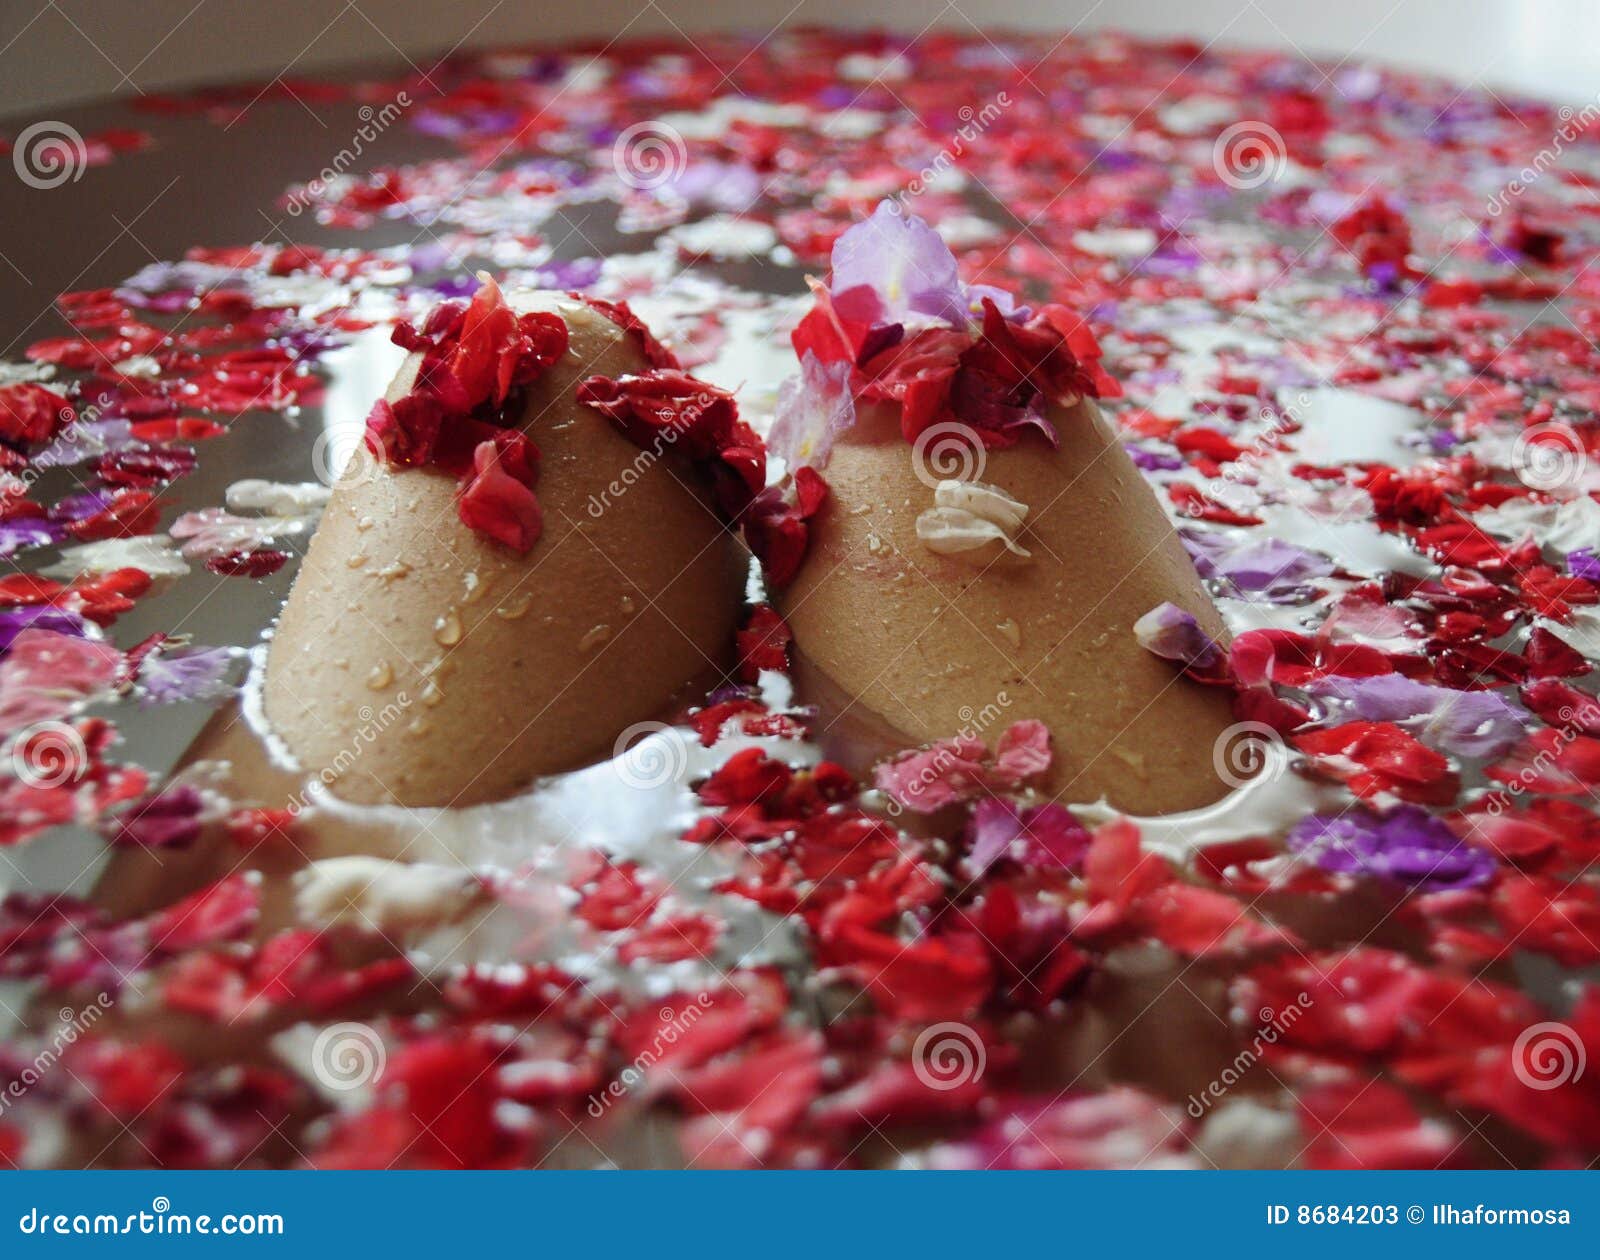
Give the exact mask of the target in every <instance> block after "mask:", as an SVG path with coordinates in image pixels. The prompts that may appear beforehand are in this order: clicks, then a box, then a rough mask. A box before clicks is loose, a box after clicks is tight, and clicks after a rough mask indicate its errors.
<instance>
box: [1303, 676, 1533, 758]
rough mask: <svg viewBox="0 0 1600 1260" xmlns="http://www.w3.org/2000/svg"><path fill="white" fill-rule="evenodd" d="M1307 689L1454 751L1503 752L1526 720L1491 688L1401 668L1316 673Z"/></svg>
mask: <svg viewBox="0 0 1600 1260" xmlns="http://www.w3.org/2000/svg"><path fill="white" fill-rule="evenodd" d="M1306 690H1307V691H1309V692H1310V693H1311V694H1312V695H1314V696H1317V697H1319V698H1321V699H1324V700H1329V701H1331V702H1332V703H1333V704H1335V705H1336V706H1338V707H1339V708H1341V709H1344V710H1347V711H1348V712H1349V713H1350V714H1351V715H1353V716H1355V717H1359V718H1364V719H1366V720H1367V721H1369V722H1394V723H1396V724H1397V725H1399V726H1401V727H1403V728H1404V729H1405V730H1407V731H1409V732H1410V733H1411V734H1412V735H1415V736H1416V737H1417V738H1418V739H1420V740H1422V741H1423V743H1425V744H1431V745H1432V746H1434V747H1435V748H1438V749H1440V750H1441V751H1443V752H1448V753H1453V754H1454V755H1456V756H1458V757H1480V758H1486V759H1493V758H1495V757H1500V756H1503V755H1504V754H1505V753H1506V752H1507V751H1509V750H1510V749H1511V747H1512V746H1513V745H1515V744H1516V742H1517V741H1518V740H1519V739H1521V738H1522V736H1523V735H1524V733H1525V732H1526V731H1527V729H1528V726H1529V724H1530V720H1529V718H1528V714H1527V712H1526V711H1525V710H1523V709H1522V708H1521V706H1519V705H1516V704H1513V703H1511V702H1510V701H1509V700H1507V699H1506V698H1505V697H1504V696H1501V695H1498V694H1497V693H1495V692H1493V691H1457V690H1455V689H1454V688H1452V687H1432V686H1429V685H1428V684H1427V683H1419V682H1417V681H1416V680H1415V679H1412V678H1407V677H1405V676H1404V675H1403V674H1379V675H1376V676H1374V677H1371V678H1343V677H1328V678H1319V679H1316V680H1315V681H1313V682H1311V683H1310V684H1309V685H1308V686H1307V687H1306Z"/></svg>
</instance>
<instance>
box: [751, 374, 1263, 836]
mask: <svg viewBox="0 0 1600 1260" xmlns="http://www.w3.org/2000/svg"><path fill="white" fill-rule="evenodd" d="M1051 418H1052V420H1053V421H1054V423H1055V425H1056V428H1057V430H1058V431H1059V433H1060V435H1061V445H1060V448H1059V449H1058V450H1055V451H1051V450H1049V449H1047V448H1046V447H1045V446H1044V445H1043V443H1042V442H1039V441H1036V440H1034V439H1031V438H1028V439H1024V440H1023V441H1022V442H1021V443H1020V444H1018V445H1017V446H1015V447H1012V448H1010V449H1009V450H999V451H989V452H987V453H986V455H985V458H984V466H983V468H982V471H981V473H979V474H978V475H977V477H976V479H977V480H980V481H983V482H987V483H988V484H990V485H994V486H997V487H998V488H1000V489H1002V490H1004V491H1005V492H1006V493H1007V494H1009V495H1010V496H1011V497H1012V498H1014V499H1017V500H1020V501H1021V502H1023V503H1025V504H1027V505H1028V507H1029V508H1030V511H1029V514H1028V517H1027V522H1026V526H1025V527H1024V528H1023V530H1022V531H1021V533H1020V534H1018V535H1017V541H1018V542H1019V543H1020V545H1021V546H1022V547H1023V548H1025V549H1027V550H1028V551H1030V552H1031V553H1032V558H1031V559H1030V560H1021V559H1019V558H1017V557H1015V556H1012V555H1010V554H1008V553H1007V552H1005V550H1004V549H1003V548H1002V547H1001V546H1000V545H999V544H991V545H989V546H987V547H986V548H984V549H983V550H982V551H979V552H973V553H969V554H968V555H966V556H950V555H939V554H936V553H935V552H933V551H931V550H930V549H929V548H928V547H927V546H926V545H925V544H924V543H922V542H921V541H920V540H919V539H918V537H917V532H916V520H917V517H918V515H919V514H920V513H922V512H923V511H925V510H926V509H928V508H931V507H932V506H933V490H932V488H931V487H930V485H928V484H926V483H925V482H924V480H922V479H921V478H919V476H918V468H917V465H916V463H915V462H914V461H915V457H914V455H913V453H912V451H911V450H909V449H908V447H907V445H906V443H905V441H904V439H903V438H902V437H901V436H900V433H899V425H898V414H897V413H896V412H894V411H892V410H891V409H889V408H883V407H879V408H871V409H866V411H865V412H864V414H863V415H862V416H861V418H860V419H859V420H858V422H857V424H856V426H855V427H854V428H853V429H852V430H850V431H849V432H848V433H847V434H846V435H845V440H844V441H842V442H841V443H840V444H839V445H838V446H836V447H835V448H834V451H833V455H832V457H831V459H830V460H829V463H828V466H827V468H826V470H825V474H824V475H825V476H826V478H827V480H828V484H829V487H830V489H831V495H830V497H829V500H828V502H827V504H826V505H825V506H824V508H823V509H822V512H821V513H820V514H819V515H818V517H817V518H816V519H815V520H814V521H813V522H812V526H813V532H812V543H811V550H810V552H809V554H808V555H807V558H806V563H805V565H804V567H803V568H802V570H801V572H800V575H799V577H798V578H797V579H796V581H795V582H794V584H793V586H792V587H791V588H790V589H789V590H788V591H787V592H786V593H785V596H784V604H783V607H784V614H785V616H786V617H787V618H788V621H789V624H790V626H791V628H792V629H793V630H794V634H795V642H796V644H797V645H798V646H799V648H800V650H801V652H802V653H803V655H804V657H805V661H806V664H807V666H808V668H809V669H810V671H812V672H813V673H814V674H816V675H820V676H822V678H823V679H825V682H826V684H827V685H829V686H830V687H831V688H832V689H833V690H835V691H836V692H838V693H840V694H842V696H843V697H844V698H845V701H846V706H845V707H846V712H845V714H844V716H843V722H842V723H841V724H842V725H846V726H849V727H850V728H851V729H852V733H853V734H854V735H855V738H854V739H853V740H851V741H848V742H852V743H854V744H855V746H856V754H855V758H854V759H855V760H856V761H858V762H861V761H867V760H872V759H877V758H881V757H883V756H884V755H887V754H888V753H891V752H894V751H897V749H896V747H895V746H894V742H895V741H896V740H897V741H898V746H899V747H900V748H904V747H910V746H914V745H917V744H921V743H925V742H927V741H930V740H936V739H941V738H947V737H949V736H951V735H954V734H956V733H957V732H959V731H962V730H964V729H965V730H969V731H974V732H975V733H977V734H979V735H980V736H981V737H983V738H985V739H986V741H987V742H989V743H991V744H992V743H993V741H994V739H995V737H996V736H997V735H998V734H999V732H1000V730H1002V729H1004V727H1005V726H1006V725H1008V724H1009V723H1011V722H1013V721H1016V720H1017V719H1019V718H1038V719H1040V720H1042V721H1044V722H1045V723H1046V724H1047V725H1048V726H1049V727H1050V731H1051V736H1052V747H1053V749H1054V753H1055V764H1054V765H1053V766H1052V768H1051V770H1050V772H1049V774H1048V776H1047V779H1046V781H1045V783H1044V784H1043V787H1044V789H1045V790H1046V792H1048V793H1049V794H1050V795H1059V796H1060V798H1061V799H1062V800H1064V801H1068V802H1082V801H1093V800H1096V799H1098V798H1101V797H1104V798H1106V799H1107V800H1109V801H1110V802H1111V804H1113V805H1115V806H1117V807H1118V808H1120V809H1124V810H1127V811H1130V812H1134V813H1170V812H1174V811H1179V810H1185V809H1194V808H1198V807H1200V806H1203V805H1206V804H1209V803H1211V802H1212V801H1214V800H1216V799H1218V798H1219V797H1220V796H1222V795H1223V794H1224V792H1225V791H1226V790H1227V789H1226V786H1225V785H1224V784H1223V783H1222V782H1221V780H1220V779H1219V778H1218V777H1217V774H1216V771H1215V769H1214V765H1213V747H1214V744H1215V741H1216V740H1217V738H1218V736H1219V735H1220V734H1221V732H1222V731H1223V730H1224V729H1225V728H1226V727H1228V726H1229V725H1230V724H1231V723H1232V721H1233V717H1232V714H1231V711H1230V708H1229V701H1228V697H1227V695H1226V694H1225V693H1224V692H1222V691H1220V690H1217V689H1212V688H1207V687H1203V686H1201V685H1199V684H1196V683H1193V682H1190V681H1189V680H1187V679H1185V678H1182V677H1181V676H1179V675H1178V674H1177V673H1176V672H1175V671H1174V669H1173V668H1172V666H1171V665H1169V664H1168V663H1167V662H1165V661H1161V660H1158V659H1156V658H1155V657H1153V656H1151V655H1150V654H1149V653H1148V652H1146V651H1145V650H1144V649H1143V648H1142V647H1140V646H1139V644H1138V642H1137V641H1136V640H1135V638H1134V635H1133V629H1132V627H1133V623H1134V621H1135V620H1137V619H1138V618H1139V617H1140V616H1141V615H1142V614H1144V613H1145V612H1147V611H1149V610H1150V609H1151V608H1152V607H1154V606H1155V605H1157V604H1159V603H1161V602H1163V601H1171V602H1172V603H1174V604H1177V605H1179V606H1180V607H1182V608H1185V609H1187V610H1188V611H1190V612H1192V613H1193V614H1194V615H1195V616H1196V617H1197V618H1198V619H1199V622H1200V625H1201V627H1202V628H1203V629H1204V630H1205V631H1206V632H1207V633H1208V634H1211V635H1212V636H1214V637H1217V638H1219V639H1220V638H1222V637H1223V636H1224V630H1223V625H1222V621H1221V618H1220V617H1219V615H1218V614H1217V611H1216V609H1215V608H1214V607H1213V605H1212V603H1211V599H1210V596H1209V595H1208V594H1207V593H1206V591H1205V589H1204V587H1203V586H1202V585H1201V583H1200V579H1199V577H1198V576H1197V575H1196V573H1195V571H1194V566H1193V565H1192V564H1191V563H1190V561H1189V558H1188V555H1187V554H1186V553H1185V552H1184V550H1183V546H1182V544H1181V542H1180V541H1179V539H1178V537H1177V534H1176V532H1175V531H1174V530H1173V528H1172V526H1171V524H1170V523H1169V521H1168V520H1167V518H1166V516H1165V515H1164V514H1163V512H1162V510H1161V507H1160V505H1159V504H1158V503H1157V502H1156V499H1155V497H1154V495H1153V494H1152V493H1151V491H1150V488H1149V486H1148V485H1147V484H1146V483H1145V482H1144V480H1143V479H1142V478H1141V477H1140V475H1139V472H1138V470H1137V469H1136V468H1135V467H1134V466H1133V463H1132V461H1131V460H1130V459H1129V458H1128V456H1127V453H1126V452H1125V451H1124V450H1123V449H1122V447H1121V445H1120V443H1119V442H1118V441H1117V438H1116V436H1115V434H1114V432H1113V430H1112V428H1111V426H1110V425H1109V424H1108V423H1107V421H1106V420H1105V418H1104V417H1103V416H1102V415H1101V414H1100V412H1099V410H1098V409H1097V408H1096V407H1095V406H1094V405H1093V403H1090V402H1084V403H1082V404H1080V405H1079V406H1077V407H1074V408H1072V409H1070V410H1063V409H1060V408H1056V409H1054V411H1053V414H1052V417H1051ZM924 470H925V471H926V465H924ZM939 471H943V472H944V473H945V474H946V475H949V476H956V475H957V474H956V473H954V472H953V471H951V470H950V469H948V468H945V469H941V470H939ZM929 475H930V476H932V477H934V479H937V472H934V473H930V474H929ZM861 731H865V732H867V733H868V734H867V736H866V738H865V739H862V738H861V737H860V735H859V732H861ZM854 768H856V769H858V770H861V769H864V768H865V767H864V766H863V765H860V764H858V765H856V766H855V767H854Z"/></svg>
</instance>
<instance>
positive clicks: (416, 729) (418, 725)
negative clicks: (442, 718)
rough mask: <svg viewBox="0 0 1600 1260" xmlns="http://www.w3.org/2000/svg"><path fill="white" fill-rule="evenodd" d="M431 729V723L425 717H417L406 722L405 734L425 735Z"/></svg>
mask: <svg viewBox="0 0 1600 1260" xmlns="http://www.w3.org/2000/svg"><path fill="white" fill-rule="evenodd" d="M432 729H433V724H432V723H431V722H429V721H428V719H427V718H417V719H415V720H414V721H412V722H409V723H407V724H406V734H408V735H426V734H427V733H428V732H429V731H431V730H432Z"/></svg>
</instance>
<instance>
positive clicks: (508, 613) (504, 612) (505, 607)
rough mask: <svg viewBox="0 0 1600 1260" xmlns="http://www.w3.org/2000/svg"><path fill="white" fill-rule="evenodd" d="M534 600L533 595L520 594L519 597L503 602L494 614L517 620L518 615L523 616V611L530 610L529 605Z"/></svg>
mask: <svg viewBox="0 0 1600 1260" xmlns="http://www.w3.org/2000/svg"><path fill="white" fill-rule="evenodd" d="M532 602H533V596H532V595H523V596H520V597H519V598H517V599H513V600H509V601H507V602H506V603H504V604H501V605H500V607H498V608H496V609H495V610H494V615H495V616H496V617H500V618H503V619H504V620H506V621H515V620H516V619H517V618H518V617H520V616H522V614H523V613H525V612H527V611H528V605H529V604H530V603H532Z"/></svg>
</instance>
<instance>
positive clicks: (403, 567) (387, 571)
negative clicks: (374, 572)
mask: <svg viewBox="0 0 1600 1260" xmlns="http://www.w3.org/2000/svg"><path fill="white" fill-rule="evenodd" d="M410 572H411V566H410V565H409V564H407V563H406V562H405V561H404V560H396V561H394V562H393V563H392V564H386V565H384V566H383V568H381V569H379V570H378V576H379V577H381V578H382V579H383V580H384V581H385V582H393V581H394V580H395V579H396V578H403V577H405V576H406V574H408V573H410Z"/></svg>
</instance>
